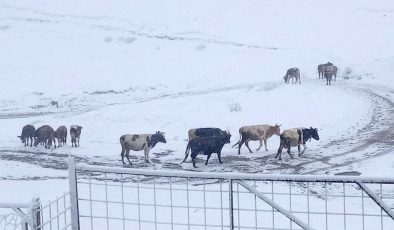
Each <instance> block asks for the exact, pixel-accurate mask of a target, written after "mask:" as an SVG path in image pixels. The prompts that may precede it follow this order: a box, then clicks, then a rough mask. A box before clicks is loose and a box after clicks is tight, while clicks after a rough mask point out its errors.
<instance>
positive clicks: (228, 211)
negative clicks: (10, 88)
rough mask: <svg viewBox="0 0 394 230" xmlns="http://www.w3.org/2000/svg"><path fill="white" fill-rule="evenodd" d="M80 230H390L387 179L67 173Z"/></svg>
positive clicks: (391, 191)
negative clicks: (72, 175) (76, 208)
mask: <svg viewBox="0 0 394 230" xmlns="http://www.w3.org/2000/svg"><path fill="white" fill-rule="evenodd" d="M74 173H75V181H74V182H70V184H73V183H75V186H72V187H71V189H72V190H73V187H74V188H75V190H76V203H77V204H78V205H77V206H78V210H77V212H78V216H79V218H78V221H79V222H78V225H79V226H80V229H143V230H146V229H155V230H157V229H160V230H161V229H164V230H166V229H171V230H173V229H188V230H189V229H204V230H205V229H283V230H285V229H336V230H337V229H374V230H375V229H381V230H383V229H394V220H393V217H394V214H393V212H392V211H391V209H392V208H394V183H393V180H392V179H387V178H386V179H385V178H362V177H352V176H347V177H335V176H332V177H330V176H281V175H279V176H278V175H248V174H219V173H198V172H183V171H176V172H175V171H171V172H168V171H167V172H166V171H149V170H136V169H125V168H109V167H95V166H88V165H82V164H81V165H77V166H76V167H75V172H74Z"/></svg>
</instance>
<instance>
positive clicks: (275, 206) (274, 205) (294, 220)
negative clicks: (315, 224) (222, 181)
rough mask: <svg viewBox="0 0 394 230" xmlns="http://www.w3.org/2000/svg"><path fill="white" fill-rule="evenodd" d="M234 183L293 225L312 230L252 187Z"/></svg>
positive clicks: (312, 229) (241, 182)
mask: <svg viewBox="0 0 394 230" xmlns="http://www.w3.org/2000/svg"><path fill="white" fill-rule="evenodd" d="M235 182H237V183H238V184H240V185H241V186H242V187H244V188H245V189H247V190H248V191H249V192H251V193H253V194H254V195H256V196H257V197H258V198H260V199H262V200H263V201H264V202H265V203H267V204H268V205H270V206H271V207H273V208H275V209H276V210H278V211H279V212H280V213H282V214H283V215H285V216H286V217H287V218H289V219H290V220H291V221H293V222H294V223H296V224H298V225H299V226H300V227H302V228H303V229H306V230H314V228H312V227H311V226H309V225H308V224H307V223H305V222H303V221H302V220H300V219H299V218H298V217H296V216H295V215H293V214H292V213H291V212H290V211H288V210H286V209H284V208H282V207H281V206H280V205H278V204H277V203H275V202H274V201H272V200H271V199H269V198H268V197H267V196H265V195H264V194H262V193H261V192H259V191H257V190H256V189H254V188H252V186H250V185H248V184H247V183H245V182H243V181H240V180H235Z"/></svg>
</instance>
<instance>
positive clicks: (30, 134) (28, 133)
mask: <svg viewBox="0 0 394 230" xmlns="http://www.w3.org/2000/svg"><path fill="white" fill-rule="evenodd" d="M35 131H36V129H35V128H34V126H32V125H25V126H23V128H22V134H21V135H20V136H18V137H19V138H20V139H21V141H22V143H23V144H25V146H29V139H30V147H32V145H33V138H34V132H35Z"/></svg>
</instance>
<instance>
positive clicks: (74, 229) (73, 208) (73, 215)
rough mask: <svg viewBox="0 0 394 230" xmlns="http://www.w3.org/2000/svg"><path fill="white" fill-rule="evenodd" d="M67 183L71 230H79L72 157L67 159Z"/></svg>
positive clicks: (76, 190) (75, 173)
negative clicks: (68, 186)
mask: <svg viewBox="0 0 394 230" xmlns="http://www.w3.org/2000/svg"><path fill="white" fill-rule="evenodd" d="M68 181H69V185H70V203H71V228H72V230H79V229H80V226H79V210H78V187H77V172H76V165H75V160H74V158H73V157H69V158H68Z"/></svg>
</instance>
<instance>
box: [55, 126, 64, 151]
mask: <svg viewBox="0 0 394 230" xmlns="http://www.w3.org/2000/svg"><path fill="white" fill-rule="evenodd" d="M55 138H56V139H57V143H58V147H60V146H63V145H65V144H66V143H67V128H66V126H60V127H59V128H57V129H56V131H55Z"/></svg>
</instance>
